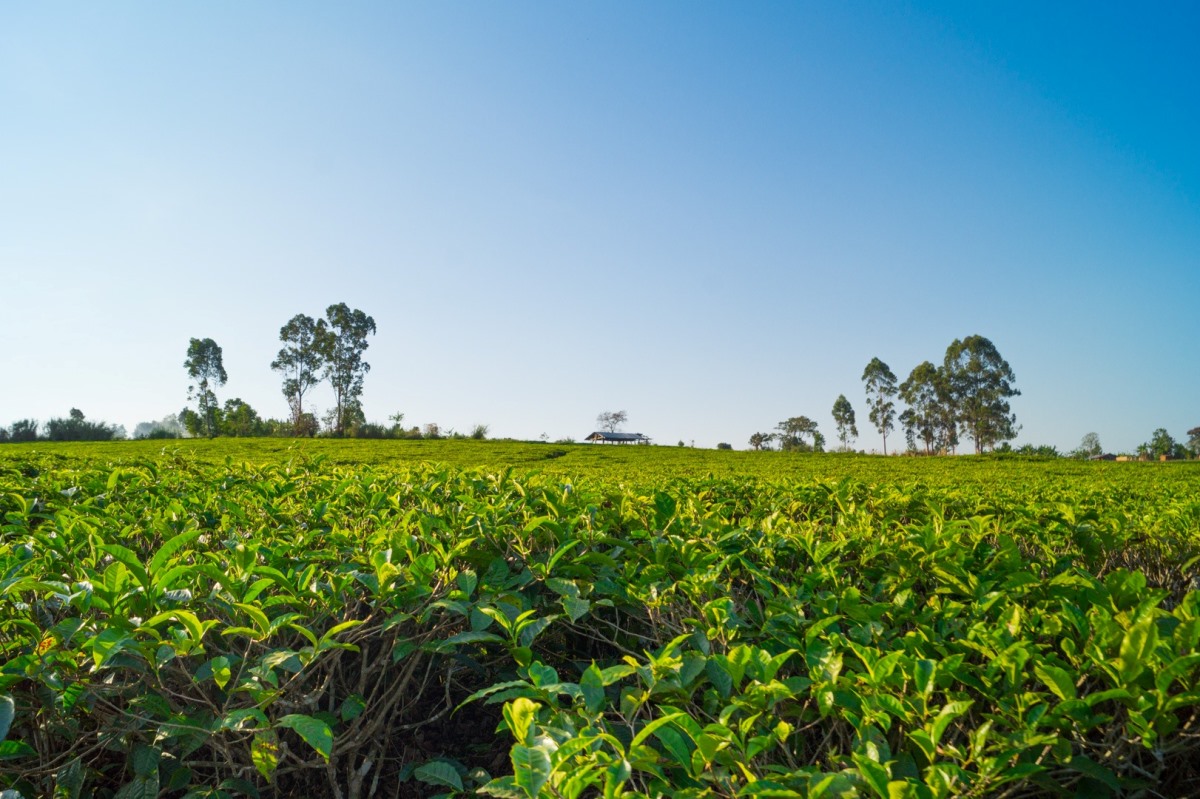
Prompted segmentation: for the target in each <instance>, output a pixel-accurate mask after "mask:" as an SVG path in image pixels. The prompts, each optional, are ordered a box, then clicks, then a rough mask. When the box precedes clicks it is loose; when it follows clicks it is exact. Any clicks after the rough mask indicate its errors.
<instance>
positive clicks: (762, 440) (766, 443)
mask: <svg viewBox="0 0 1200 799" xmlns="http://www.w3.org/2000/svg"><path fill="white" fill-rule="evenodd" d="M774 438H775V434H774V433H755V434H754V435H752V436H750V446H752V447H754V448H755V449H770V448H771V441H773V440H774Z"/></svg>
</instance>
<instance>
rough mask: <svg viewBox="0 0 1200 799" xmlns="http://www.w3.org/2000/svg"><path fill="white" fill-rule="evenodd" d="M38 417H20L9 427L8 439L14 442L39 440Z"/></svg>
mask: <svg viewBox="0 0 1200 799" xmlns="http://www.w3.org/2000/svg"><path fill="white" fill-rule="evenodd" d="M38 427H39V425H38V422H37V419H18V420H17V421H15V422H13V423H12V426H11V427H9V428H8V440H9V441H11V442H13V443H14V444H19V443H21V442H24V441H37V440H38Z"/></svg>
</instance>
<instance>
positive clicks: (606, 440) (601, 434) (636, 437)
mask: <svg viewBox="0 0 1200 799" xmlns="http://www.w3.org/2000/svg"><path fill="white" fill-rule="evenodd" d="M584 441H589V442H591V443H593V444H649V443H650V438H649V436H644V435H642V434H641V433H610V432H607V431H600V430H598V431H596V432H595V433H592V434H591V435H590V436H588V437H587V438H585V439H584Z"/></svg>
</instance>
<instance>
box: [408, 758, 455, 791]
mask: <svg viewBox="0 0 1200 799" xmlns="http://www.w3.org/2000/svg"><path fill="white" fill-rule="evenodd" d="M413 776H414V777H416V778H417V779H418V780H420V781H421V782H424V783H427V784H429V785H442V786H445V787H447V788H453V789H454V790H456V791H461V790H462V789H463V783H462V777H460V776H459V775H458V771H456V770H455V768H454V766H452V765H450V764H449V763H447V762H445V761H444V760H430V761H429V762H428V763H425V764H423V765H420V766H417V767H416V768H415V769H413Z"/></svg>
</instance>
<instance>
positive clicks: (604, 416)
mask: <svg viewBox="0 0 1200 799" xmlns="http://www.w3.org/2000/svg"><path fill="white" fill-rule="evenodd" d="M628 420H629V414H627V413H625V411H604V412H603V413H601V414H600V415H599V416H597V417H596V424H597V425H598V426H599V427H600V429H601V430H606V431H608V432H609V433H615V432H616V431H617V430H619V429H621V425H623V424H625V422H627V421H628Z"/></svg>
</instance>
